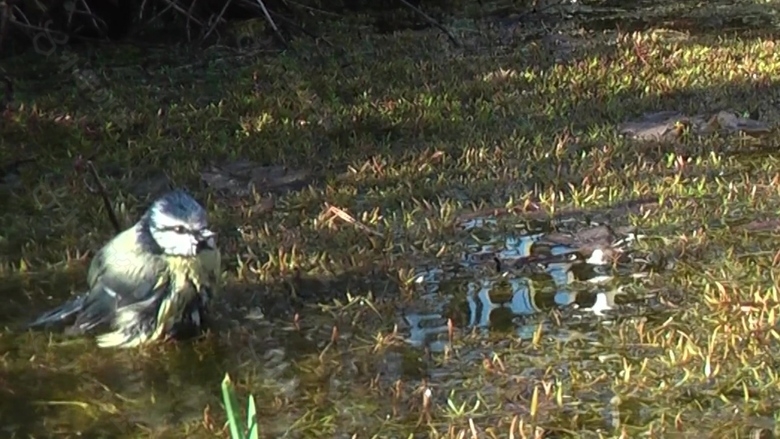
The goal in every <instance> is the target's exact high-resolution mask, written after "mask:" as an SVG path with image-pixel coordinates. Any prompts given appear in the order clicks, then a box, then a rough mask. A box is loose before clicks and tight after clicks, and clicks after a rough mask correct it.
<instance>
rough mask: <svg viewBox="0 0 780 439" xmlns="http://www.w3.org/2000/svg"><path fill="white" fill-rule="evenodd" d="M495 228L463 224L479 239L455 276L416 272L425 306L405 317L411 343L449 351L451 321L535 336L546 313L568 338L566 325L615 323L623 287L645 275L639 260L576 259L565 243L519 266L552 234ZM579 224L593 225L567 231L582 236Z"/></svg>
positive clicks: (460, 325)
mask: <svg viewBox="0 0 780 439" xmlns="http://www.w3.org/2000/svg"><path fill="white" fill-rule="evenodd" d="M496 226H497V223H496V221H494V220H490V219H475V220H471V221H469V222H468V223H467V224H466V225H465V228H466V229H467V230H469V231H471V232H473V236H479V238H475V239H473V241H474V242H472V243H471V244H470V245H468V246H467V248H468V250H467V251H466V252H465V254H464V256H463V258H462V259H461V261H460V264H459V265H460V266H459V267H458V270H454V271H457V274H448V273H447V272H446V271H445V270H443V269H441V268H431V269H426V270H423V271H420V272H419V273H418V274H417V277H416V278H415V283H416V284H417V287H418V290H419V293H420V299H421V302H422V303H424V305H420V307H421V309H417V310H415V311H413V312H405V313H404V314H403V320H404V323H405V324H406V325H408V327H409V329H408V331H409V335H408V340H407V341H408V342H409V343H410V344H411V345H412V346H417V347H423V346H424V347H426V348H428V349H430V350H431V351H433V352H442V351H444V350H445V348H446V346H447V344H448V343H449V340H448V337H449V329H448V325H449V323H448V321H449V320H450V319H451V320H453V321H454V322H457V324H456V325H455V326H456V327H458V329H460V330H465V331H478V332H479V331H482V332H484V333H485V335H487V336H490V333H491V332H494V333H498V334H502V335H503V336H506V335H508V334H511V335H513V336H515V337H518V338H519V339H523V340H526V339H532V338H533V336H534V333H535V332H536V331H537V328H538V326H539V325H540V324H541V325H544V326H545V327H547V326H550V325H549V321H548V319H547V318H546V316H548V314H549V313H550V312H551V311H554V310H557V311H558V312H559V313H560V315H561V318H562V319H563V324H562V325H561V327H557V328H556V329H555V330H554V331H552V332H553V333H556V335H555V336H556V337H561V338H563V339H565V338H566V334H567V332H568V331H566V329H565V328H566V327H567V325H576V326H577V327H578V328H577V331H578V333H580V332H581V331H582V330H583V328H582V326H583V325H584V326H586V327H587V326H588V325H591V326H592V325H601V324H606V323H609V319H610V317H611V316H614V315H616V314H618V313H620V311H621V308H622V307H625V306H630V303H628V301H627V300H622V301H621V300H619V299H618V302H621V303H620V304H618V303H616V299H617V298H618V297H621V296H623V297H625V296H626V295H625V294H624V293H623V289H624V286H625V285H627V284H629V283H631V282H635V281H636V279H637V278H641V277H644V276H646V275H647V272H645V271H643V266H641V265H639V264H637V263H635V261H633V260H629V261H624V262H617V263H614V264H609V265H607V264H606V263H605V264H592V263H587V262H584V261H582V260H572V259H573V258H574V257H575V256H574V254H573V253H572V251H573V249H572V247H570V246H566V245H555V246H551V247H550V248H549V249H546V250H547V253H546V255H545V257H542V258H538V259H530V260H531V262H527V263H523V264H519V267H520V269H517V268H516V267H517V266H518V261H521V262H522V261H526V260H529V258H533V257H534V254H535V253H536V252H535V249H536V247H535V244H537V243H538V242H539V241H540V239H542V238H544V237H545V236H546V235H547V233H548V232H549V231H548V232H543V231H540V230H531V231H524V230H520V231H519V232H505V231H498V230H493V231H490V229H498V228H497V227H496ZM578 227H579V228H581V229H587V228H589V227H591V226H589V225H587V224H579V225H578V224H575V223H573V224H571V225H567V226H566V229H568V230H573V231H575V233H576V231H577V230H578ZM477 241H479V242H477ZM629 244H630V242H629ZM627 246H628V244H627ZM627 253H628V252H627ZM505 267H508V268H505ZM499 270H500V271H499ZM549 332H550V331H548V335H551V334H550V333H549Z"/></svg>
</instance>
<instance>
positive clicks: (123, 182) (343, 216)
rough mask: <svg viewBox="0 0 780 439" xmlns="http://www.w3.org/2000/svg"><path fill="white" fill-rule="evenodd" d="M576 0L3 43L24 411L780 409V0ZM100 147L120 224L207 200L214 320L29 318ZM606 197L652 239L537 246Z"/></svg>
mask: <svg viewBox="0 0 780 439" xmlns="http://www.w3.org/2000/svg"><path fill="white" fill-rule="evenodd" d="M583 3H586V4H585V5H581V7H592V8H596V9H591V10H588V9H582V10H580V12H579V13H577V12H576V11H574V12H572V11H568V10H566V11H563V12H566V14H563V13H560V14H559V13H557V12H560V11H558V10H557V9H551V10H548V11H546V12H535V13H534V14H536V15H532V16H531V15H523V14H519V15H518V14H511V13H509V12H506V11H504V13H503V14H502V15H500V16H499V15H496V14H493V15H491V14H482V15H474V13H473V11H470V12H469V13H468V14H465V13H464V14H460V15H458V14H455V15H454V16H453V17H450V18H448V19H446V20H442V23H443V24H444V25H446V26H447V28H448V30H449V31H450V32H452V33H453V34H454V36H456V37H457V39H458V41H459V42H460V43H461V44H460V46H455V45H454V44H453V43H452V42H451V39H450V38H449V37H448V36H447V35H446V34H444V33H442V32H441V31H440V30H439V29H436V28H430V29H424V30H403V31H398V32H394V33H375V32H356V29H357V30H359V29H361V26H362V24H361V23H362V22H361V21H360V20H359V19H357V18H356V19H355V21H354V22H349V20H344V22H342V23H341V24H337V23H335V22H334V23H332V24H329V25H328V27H325V28H323V29H321V33H322V36H323V37H326V38H327V40H328V42H329V43H330V44H317V40H313V39H305V38H302V39H291V40H290V42H289V43H290V47H289V48H288V49H286V50H284V51H275V50H270V49H269V47H268V46H267V45H264V44H263V43H262V39H260V40H259V41H257V42H256V44H255V45H244V46H242V47H241V48H240V49H237V48H235V47H232V46H225V45H219V44H218V45H213V46H210V47H208V48H205V49H194V48H191V47H190V46H188V45H161V46H149V45H146V46H135V45H130V44H124V43H113V44H109V45H105V46H100V47H93V46H86V47H79V48H73V47H69V46H61V47H59V48H58V50H57V51H56V52H55V53H54V54H52V55H51V56H48V57H46V56H42V55H40V54H37V53H35V52H34V51H29V52H25V53H22V54H17V55H16V56H14V57H9V58H5V59H4V60H3V63H2V66H1V67H0V73H2V74H3V75H7V76H8V77H9V78H10V79H11V81H12V82H13V86H14V87H13V97H12V98H13V99H9V101H10V102H8V104H7V108H6V109H5V110H4V111H3V112H2V116H0V166H3V168H2V169H0V199H1V200H2V206H3V209H2V210H0V256H1V257H2V261H1V262H2V265H0V277H1V278H2V279H0V294H2V297H3V303H2V305H0V319H2V322H3V323H4V324H3V330H2V332H0V352H2V355H1V356H0V425H1V427H0V429H2V431H3V435H4V436H3V437H12V438H22V437H25V438H26V437H52V436H56V437H76V436H85V437H113V438H131V437H132V438H137V437H177V438H178V437H187V438H207V437H231V434H234V433H231V430H230V428H229V427H228V424H227V421H228V418H231V417H233V418H235V424H234V425H237V427H238V429H240V428H243V427H244V426H247V425H248V424H247V422H251V421H252V419H253V418H254V417H253V416H252V411H253V410H254V412H255V414H256V426H259V429H257V430H255V431H256V432H257V434H258V436H259V437H268V438H277V437H292V438H322V437H344V438H351V437H355V438H372V437H376V438H407V437H434V438H472V437H480V438H481V437H501V438H510V437H512V438H521V437H529V438H530V437H548V438H552V437H584V438H591V437H592V438H597V437H749V436H750V435H755V436H753V437H774V436H773V435H774V434H776V433H777V431H778V428H777V426H776V424H777V414H776V412H777V409H776V407H777V400H778V399H780V378H778V372H777V369H778V364H777V358H778V352H780V351H779V350H778V343H780V334H779V333H778V330H777V320H778V313H777V309H778V301H779V300H780V299H779V298H778V296H779V295H780V293H778V286H777V282H776V276H777V272H778V271H777V270H778V268H777V266H778V261H779V260H780V245H779V244H780V239H778V237H777V231H778V230H780V221H778V220H777V218H776V217H777V214H778V212H780V190H779V189H778V181H780V171H779V170H778V169H780V168H779V166H780V154H779V153H778V152H777V151H778V137H777V130H776V128H775V127H776V125H777V122H778V121H780V114H778V113H780V106H778V103H779V102H780V86H778V82H777V78H779V77H780V50H777V47H776V46H777V43H776V42H775V41H776V40H777V37H778V35H777V29H778V18H777V15H776V12H773V11H772V10H771V9H770V8H769V7H768V6H766V7H765V6H763V5H762V4H760V3H758V2H736V3H735V2H729V3H728V5H725V3H724V5H720V4H719V3H718V2H715V3H710V4H708V6H707V8H701V7H699V6H695V5H688V4H686V3H685V2H675V3H674V4H671V3H669V4H666V3H664V2H661V3H660V4H659V3H658V2H652V3H653V4H652V5H650V4H648V5H645V3H643V2H637V3H635V4H633V5H631V6H626V5H623V6H621V7H622V8H623V9H620V8H618V7H617V6H612V5H610V4H607V3H604V2H594V3H593V4H594V5H595V6H588V5H587V3H588V2H583ZM598 8H600V9H598ZM589 11H590V12H589ZM593 11H596V12H598V13H596V12H593ZM552 12H556V13H552ZM529 17H532V18H533V20H530V18H529ZM636 17H641V18H636ZM53 72H56V74H53ZM662 111H663V112H664V113H660V112H662ZM25 158H29V159H31V160H32V161H31V162H28V163H23V164H20V165H19V166H5V165H11V164H13V163H14V162H15V161H16V160H19V159H25ZM85 160H91V162H92V163H94V164H95V166H96V168H97V169H98V171H99V173H100V174H101V178H102V181H103V183H104V185H105V186H106V188H107V190H108V192H109V193H111V194H113V195H114V199H113V203H114V206H113V207H114V209H115V210H116V211H117V213H118V216H119V221H120V222H121V223H122V224H124V225H128V224H130V223H132V222H134V221H135V219H136V218H137V216H138V215H139V213H140V212H141V211H142V210H143V209H145V208H146V206H147V203H148V202H149V200H150V199H151V198H153V197H154V196H156V195H157V194H159V193H160V192H161V191H163V190H165V189H166V188H167V187H169V186H172V185H175V186H183V187H187V188H189V189H190V190H191V191H192V192H193V193H194V194H195V195H196V196H197V197H198V198H199V199H201V200H202V201H203V202H204V204H205V205H206V206H207V207H208V208H209V210H210V212H211V215H212V218H213V221H214V222H215V223H216V226H217V229H218V231H219V233H220V240H221V248H222V251H223V254H224V255H225V256H224V258H223V260H224V261H225V265H226V269H225V273H224V284H225V287H224V292H223V294H222V297H221V298H220V300H219V304H218V305H217V309H216V310H215V312H216V314H217V316H216V317H215V319H214V320H215V322H214V328H213V330H212V331H211V332H210V333H209V334H208V335H207V336H205V337H203V338H202V339H198V340H195V341H192V342H185V343H166V344H161V345H157V346H152V347H149V348H146V349H141V350H134V351H122V350H99V349H98V348H96V347H95V344H94V341H93V340H90V339H82V338H67V337H65V336H63V335H61V334H59V333H48V332H27V331H24V330H22V329H21V328H22V327H23V323H25V322H26V321H27V320H28V319H29V318H31V317H32V316H34V315H36V314H37V313H38V312H40V311H42V310H44V309H47V308H49V307H50V306H51V305H52V304H54V303H58V302H60V301H62V300H63V299H64V298H66V297H68V296H69V295H70V294H73V293H75V292H77V291H79V289H81V288H83V286H84V282H85V279H84V275H85V271H86V268H87V264H88V261H89V258H90V255H91V254H92V253H93V252H94V251H95V250H96V249H97V248H99V247H100V246H101V245H102V244H103V243H104V242H105V241H106V240H107V239H109V238H110V236H111V235H112V234H113V233H114V232H113V227H112V225H111V223H110V221H108V219H107V216H106V212H105V211H106V209H105V207H104V206H103V205H102V204H101V202H100V200H99V198H98V197H97V196H96V195H95V194H94V193H93V192H92V191H91V190H90V186H88V185H91V184H92V183H91V181H90V180H89V179H85V177H86V176H85V174H84V172H83V163H84V162H85ZM593 223H596V224H608V225H609V226H610V227H611V228H613V229H615V230H618V229H623V228H629V227H630V228H631V229H632V230H634V231H635V232H636V233H635V235H637V237H636V239H633V240H631V242H630V244H628V245H627V247H626V250H625V254H621V255H619V256H620V257H615V258H614V259H610V260H609V261H607V262H606V263H605V264H603V265H593V264H583V263H581V262H578V261H572V260H570V259H568V258H563V259H556V260H555V262H554V263H548V262H549V261H548V260H545V259H544V258H542V259H534V258H536V256H533V258H531V259H529V254H534V255H535V253H534V252H536V251H537V250H538V249H540V248H542V244H541V243H542V242H544V240H545V239H546V240H547V241H550V236H551V235H552V234H554V233H564V234H565V233H577V232H579V231H581V230H583V229H587V228H589V227H593ZM640 235H641V236H640ZM532 244H533V245H532ZM554 247H555V246H553V245H550V246H549V248H545V249H543V250H544V251H545V252H547V253H545V255H546V256H545V257H548V256H549V257H557V253H556V252H555V251H554ZM539 251H541V250H539ZM550 255H552V256H550ZM519 261H520V262H519ZM523 261H525V262H523ZM497 266H500V267H497ZM497 268H500V270H497ZM225 373H228V374H229V376H230V377H231V381H230V382H228V381H225V382H223V385H224V386H225V387H223V391H224V392H226V393H221V391H220V387H219V383H220V381H221V380H222V379H223V377H225ZM226 389H227V390H226ZM232 392H235V394H236V395H239V397H237V398H235V401H233V402H232V403H230V404H227V405H228V406H232V408H231V407H227V411H226V410H225V409H226V405H225V404H224V403H223V401H224V399H223V397H224V398H228V396H227V395H228V394H232ZM248 395H253V397H254V404H252V403H250V404H249V407H245V404H244V401H247V399H246V398H247V396H248ZM251 407H254V409H253V408H251ZM245 411H246V412H248V413H245ZM244 416H246V418H249V419H247V420H246V421H244V420H241V419H244V418H243V417H244ZM235 433H238V434H241V435H243V434H250V435H251V432H250V431H246V432H245V431H241V430H237V431H236V432H235ZM677 435H679V436H677ZM250 437H251V436H250Z"/></svg>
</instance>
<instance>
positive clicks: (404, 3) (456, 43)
mask: <svg viewBox="0 0 780 439" xmlns="http://www.w3.org/2000/svg"><path fill="white" fill-rule="evenodd" d="M258 1H259V0H258ZM398 1H400V2H401V4H402V5H404V6H406V7H407V8H409V9H411V10H412V11H414V12H416V13H417V14H419V15H420V16H421V17H422V18H424V19H425V20H426V21H427V22H428V23H430V24H432V25H434V26H436V27H438V28H439V29H440V30H441V31H442V32H444V33H445V34H446V35H447V37H448V38H449V39H450V41H452V44H454V45H455V46H456V47H460V46H461V44H460V41H458V39H457V38H455V35H453V34H452V32H450V31H449V29H447V28H446V27H444V26H443V25H442V24H441V23H439V22H438V21H436V20H434V19H433V18H431V17H430V16H429V15H428V14H426V13H425V12H423V11H422V10H421V9H420V8H418V7H416V6H414V5H413V4H411V3H409V2H408V1H406V0H398Z"/></svg>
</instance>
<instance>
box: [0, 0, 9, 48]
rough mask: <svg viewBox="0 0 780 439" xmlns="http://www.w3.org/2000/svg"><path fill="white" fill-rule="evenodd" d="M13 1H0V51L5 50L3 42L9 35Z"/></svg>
mask: <svg viewBox="0 0 780 439" xmlns="http://www.w3.org/2000/svg"><path fill="white" fill-rule="evenodd" d="M10 1H11V0H0V50H2V49H3V40H4V39H5V34H6V33H8V22H9V21H10V19H11V5H10V4H9V2H10Z"/></svg>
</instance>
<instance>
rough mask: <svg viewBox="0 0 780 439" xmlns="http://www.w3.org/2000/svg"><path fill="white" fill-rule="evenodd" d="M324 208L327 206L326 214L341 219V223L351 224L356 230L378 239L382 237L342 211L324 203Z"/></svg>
mask: <svg viewBox="0 0 780 439" xmlns="http://www.w3.org/2000/svg"><path fill="white" fill-rule="evenodd" d="M325 206H327V208H328V209H327V210H326V213H329V214H332V215H333V216H334V217H338V218H340V219H342V220H343V221H345V222H347V223H349V224H352V225H353V226H355V227H357V228H358V229H360V230H362V231H364V232H366V233H368V234H369V235H374V236H379V237H380V238H382V237H384V235H383V234H381V233H380V232H377V231H376V230H374V229H372V228H370V227H368V226H367V225H365V224H363V223H361V222H360V221H358V220H356V219H355V218H354V217H353V216H352V215H350V214H348V213H347V212H344V211H343V210H341V209H339V208H338V207H336V206H331V205H330V204H328V203H325Z"/></svg>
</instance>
